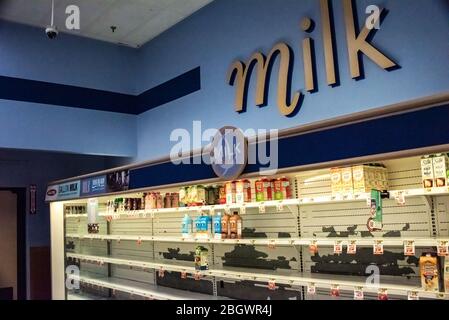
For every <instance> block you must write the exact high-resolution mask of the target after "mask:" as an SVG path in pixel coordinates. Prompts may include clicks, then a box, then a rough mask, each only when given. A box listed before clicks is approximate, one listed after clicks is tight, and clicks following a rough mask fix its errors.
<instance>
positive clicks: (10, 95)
mask: <svg viewBox="0 0 449 320" xmlns="http://www.w3.org/2000/svg"><path fill="white" fill-rule="evenodd" d="M0 99H5V100H15V101H25V102H33V103H43V104H49V105H55V106H65V107H75V108H83V109H95V110H102V111H111V112H120V113H133V109H135V108H134V105H135V97H134V96H132V95H126V94H120V93H115V92H109V91H102V90H95V89H88V88H82V87H75V86H68V85H63V84H56V83H49V82H42V81H34V80H26V79H19V78H11V77H4V76H2V77H0Z"/></svg>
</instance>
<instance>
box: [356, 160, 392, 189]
mask: <svg viewBox="0 0 449 320" xmlns="http://www.w3.org/2000/svg"><path fill="white" fill-rule="evenodd" d="M352 178H353V185H354V194H362V193H368V192H371V190H373V189H374V190H380V191H383V190H388V173H387V169H386V168H384V167H381V166H369V165H360V166H354V167H352Z"/></svg>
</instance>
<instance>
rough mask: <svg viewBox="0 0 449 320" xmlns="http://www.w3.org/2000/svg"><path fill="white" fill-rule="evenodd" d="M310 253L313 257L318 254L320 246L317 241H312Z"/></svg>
mask: <svg viewBox="0 0 449 320" xmlns="http://www.w3.org/2000/svg"><path fill="white" fill-rule="evenodd" d="M309 252H310V254H312V255H315V254H317V253H318V244H317V242H316V241H312V242H311V243H310V245H309Z"/></svg>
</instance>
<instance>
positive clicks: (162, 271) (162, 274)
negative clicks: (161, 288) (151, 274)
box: [158, 268, 165, 278]
mask: <svg viewBox="0 0 449 320" xmlns="http://www.w3.org/2000/svg"><path fill="white" fill-rule="evenodd" d="M158 276H159V278H163V277H165V271H164V269H162V268H160V269H159V271H158Z"/></svg>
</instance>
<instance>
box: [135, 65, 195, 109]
mask: <svg viewBox="0 0 449 320" xmlns="http://www.w3.org/2000/svg"><path fill="white" fill-rule="evenodd" d="M198 90H201V72H200V67H198V68H195V69H193V70H191V71H189V72H186V73H184V74H182V75H180V76H178V77H176V78H174V79H172V80H170V81H167V82H165V83H163V84H161V85H159V86H157V87H155V88H153V89H150V90H148V91H146V92H144V93H142V94H141V95H140V96H139V97H138V101H137V110H138V113H143V112H145V111H148V110H150V109H153V108H156V107H158V106H161V105H163V104H166V103H168V102H171V101H174V100H176V99H179V98H181V97H184V96H186V95H189V94H191V93H193V92H195V91H198Z"/></svg>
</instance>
